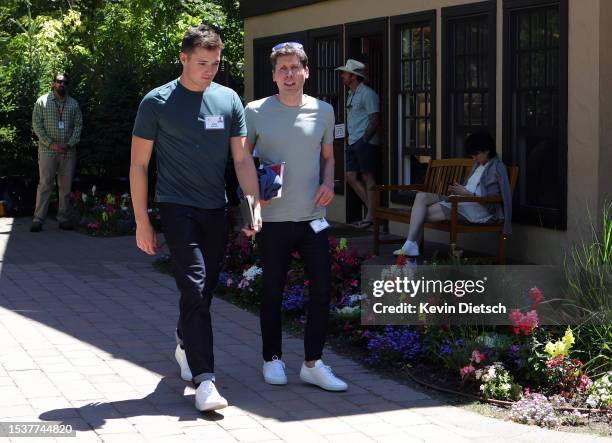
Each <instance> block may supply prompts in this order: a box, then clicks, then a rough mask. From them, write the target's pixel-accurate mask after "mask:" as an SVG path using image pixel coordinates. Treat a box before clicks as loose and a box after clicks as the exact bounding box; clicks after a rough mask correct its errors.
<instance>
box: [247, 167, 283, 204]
mask: <svg viewBox="0 0 612 443" xmlns="http://www.w3.org/2000/svg"><path fill="white" fill-rule="evenodd" d="M257 177H258V179H259V198H260V200H271V199H273V198H274V197H276V195H277V194H278V190H279V189H280V188H281V187H282V185H283V183H282V179H281V177H280V176H279V175H278V174H277V173H276V171H274V169H272V167H271V166H263V165H262V166H260V167H259V168H258V169H257ZM238 197H239V198H241V199H242V198H244V192H242V189H241V188H240V187H238Z"/></svg>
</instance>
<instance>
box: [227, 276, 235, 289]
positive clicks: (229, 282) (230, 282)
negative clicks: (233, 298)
mask: <svg viewBox="0 0 612 443" xmlns="http://www.w3.org/2000/svg"><path fill="white" fill-rule="evenodd" d="M233 284H234V280H232V279H231V278H228V279H227V281H226V282H225V285H226V286H227V287H228V288H229V287H231V286H232V285H233Z"/></svg>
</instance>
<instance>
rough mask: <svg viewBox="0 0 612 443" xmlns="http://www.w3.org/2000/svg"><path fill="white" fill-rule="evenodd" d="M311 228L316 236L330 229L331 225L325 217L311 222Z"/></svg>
mask: <svg viewBox="0 0 612 443" xmlns="http://www.w3.org/2000/svg"><path fill="white" fill-rule="evenodd" d="M310 227H311V228H312V230H313V232H314V233H315V234H318V233H319V232H321V231H322V230H324V229H327V228H329V223H328V222H327V220H325V217H321V218H317V219H316V220H313V221H311V222H310Z"/></svg>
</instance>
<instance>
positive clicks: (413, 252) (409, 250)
mask: <svg viewBox="0 0 612 443" xmlns="http://www.w3.org/2000/svg"><path fill="white" fill-rule="evenodd" d="M401 253H403V254H404V255H407V256H408V257H418V256H419V245H417V243H416V242H414V241H412V240H406V243H404V246H402V247H401V248H399V249H396V250H395V251H393V255H400V254H401Z"/></svg>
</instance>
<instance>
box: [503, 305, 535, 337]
mask: <svg viewBox="0 0 612 443" xmlns="http://www.w3.org/2000/svg"><path fill="white" fill-rule="evenodd" d="M508 318H509V319H510V323H512V326H513V330H514V334H516V335H518V334H520V333H521V332H523V333H524V334H525V335H529V333H530V332H531V331H533V330H534V329H535V328H537V327H538V313H537V312H536V310H535V309H532V310H531V311H529V312H527V313H526V314H523V313H522V312H521V311H519V310H518V309H513V310H512V311H510V314H508Z"/></svg>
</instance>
